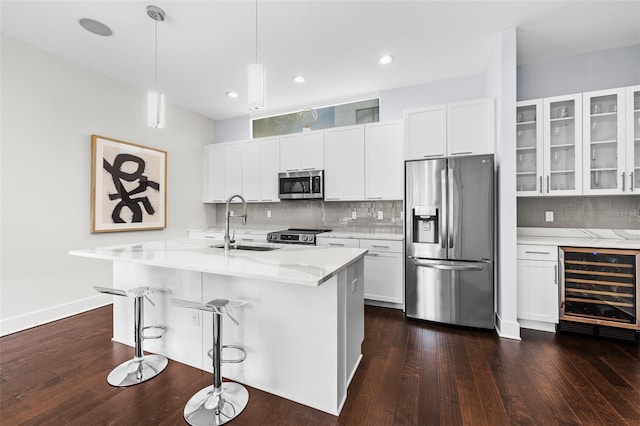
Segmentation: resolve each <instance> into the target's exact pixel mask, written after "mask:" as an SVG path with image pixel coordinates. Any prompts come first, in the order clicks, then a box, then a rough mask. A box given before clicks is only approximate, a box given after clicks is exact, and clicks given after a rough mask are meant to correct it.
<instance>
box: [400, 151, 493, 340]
mask: <svg viewBox="0 0 640 426" xmlns="http://www.w3.org/2000/svg"><path fill="white" fill-rule="evenodd" d="M494 174H495V173H494V161H493V156H492V155H482V156H469V157H456V158H442V159H433V160H420V161H407V162H406V165H405V256H406V258H405V309H406V314H407V316H409V317H413V318H420V319H425V320H429V321H436V322H441V323H448V324H457V325H463V326H470V327H479V328H493V327H494V321H495V316H494V279H493V276H494V273H493V272H494V269H493V260H494V222H495V220H494V211H495V207H494V204H495V203H494Z"/></svg>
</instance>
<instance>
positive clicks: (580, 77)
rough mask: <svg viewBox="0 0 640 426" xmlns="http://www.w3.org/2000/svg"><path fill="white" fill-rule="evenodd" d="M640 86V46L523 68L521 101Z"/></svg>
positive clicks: (519, 88) (519, 89) (553, 60)
mask: <svg viewBox="0 0 640 426" xmlns="http://www.w3.org/2000/svg"><path fill="white" fill-rule="evenodd" d="M636 84H640V45H635V46H628V47H622V48H619V49H610V50H603V51H599V52H593V53H587V54H584V55H576V56H569V57H566V58H559V59H552V60H548V61H542V62H536V63H532V64H526V65H521V66H519V67H518V100H519V101H520V100H528V99H538V98H544V97H550V96H560V95H569V94H572V93H582V92H590V91H594V90H603V89H611V88H614V87H625V86H633V85H636Z"/></svg>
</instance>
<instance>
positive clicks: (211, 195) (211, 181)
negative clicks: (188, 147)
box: [203, 144, 226, 203]
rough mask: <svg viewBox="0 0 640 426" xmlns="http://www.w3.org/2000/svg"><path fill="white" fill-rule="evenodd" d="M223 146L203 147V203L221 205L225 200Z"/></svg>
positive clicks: (224, 149) (224, 150)
mask: <svg viewBox="0 0 640 426" xmlns="http://www.w3.org/2000/svg"><path fill="white" fill-rule="evenodd" d="M225 152H226V146H225V144H211V145H206V146H205V147H204V161H205V164H204V182H203V188H204V191H203V201H204V202H205V203H221V202H223V201H224V200H225V167H224V164H225V161H226V160H225Z"/></svg>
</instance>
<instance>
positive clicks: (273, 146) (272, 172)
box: [258, 137, 280, 202]
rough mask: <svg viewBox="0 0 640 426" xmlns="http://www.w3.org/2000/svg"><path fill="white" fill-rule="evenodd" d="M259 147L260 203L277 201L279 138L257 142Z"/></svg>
mask: <svg viewBox="0 0 640 426" xmlns="http://www.w3.org/2000/svg"><path fill="white" fill-rule="evenodd" d="M258 145H259V146H260V201H271V202H274V201H280V200H279V199H278V171H279V170H280V140H279V138H277V137H275V138H264V139H259V140H258Z"/></svg>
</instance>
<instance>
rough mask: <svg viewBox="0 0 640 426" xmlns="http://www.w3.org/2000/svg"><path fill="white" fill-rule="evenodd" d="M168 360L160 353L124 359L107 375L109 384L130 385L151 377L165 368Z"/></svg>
mask: <svg viewBox="0 0 640 426" xmlns="http://www.w3.org/2000/svg"><path fill="white" fill-rule="evenodd" d="M168 363H169V360H167V358H166V357H164V356H162V355H155V354H152V355H145V356H144V357H143V358H142V359H141V360H136V359H130V360H129V361H125V362H123V363H122V364H120V365H119V366H117V367H116V368H114V369H113V370H112V371H111V373H109V375H108V376H107V382H108V383H109V384H110V385H111V386H120V387H124V386H132V385H137V384H138V383H142V382H146V381H147V380H149V379H153V378H154V377H156V376H157V375H158V374H160V373H161V372H162V370H164V369H165V367H166V366H167V364H168Z"/></svg>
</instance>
